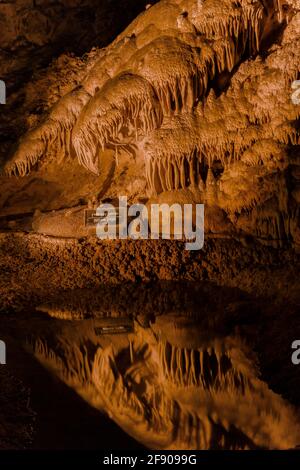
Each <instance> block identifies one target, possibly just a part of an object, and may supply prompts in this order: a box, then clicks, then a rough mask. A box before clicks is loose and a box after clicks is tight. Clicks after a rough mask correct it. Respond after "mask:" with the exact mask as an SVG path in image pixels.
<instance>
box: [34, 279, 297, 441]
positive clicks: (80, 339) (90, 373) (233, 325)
mask: <svg viewBox="0 0 300 470" xmlns="http://www.w3.org/2000/svg"><path fill="white" fill-rule="evenodd" d="M247 309H248V310H249V309H250V310H251V316H252V320H253V319H254V320H255V315H258V311H257V309H256V305H255V304H251V302H250V301H249V299H247V298H243V297H241V293H240V292H238V291H235V290H228V289H226V290H224V291H222V289H220V288H219V287H218V289H216V288H215V287H214V286H212V285H210V284H203V285H193V284H189V283H186V284H179V283H167V284H162V283H160V284H157V285H151V286H149V285H139V286H137V285H123V286H121V287H120V286H110V287H109V286H102V287H101V288H99V289H98V290H97V291H95V290H94V291H88V290H85V291H81V292H77V293H74V292H71V293H70V292H69V293H65V294H64V295H63V296H60V297H59V298H53V299H50V300H49V302H48V303H47V304H44V305H42V306H39V307H38V310H39V311H40V315H41V317H40V318H41V319H40V320H38V321H36V324H35V326H34V328H32V326H31V328H30V329H31V334H30V335H28V346H29V348H30V349H31V350H32V351H33V352H34V354H35V356H36V357H37V358H38V359H39V361H40V362H41V363H42V364H43V365H45V366H46V367H47V368H49V369H50V370H51V371H52V372H54V373H55V374H56V375H57V376H59V377H60V379H61V380H63V381H64V382H65V383H66V384H67V385H69V386H70V387H72V388H73V389H75V390H76V391H77V393H78V394H80V395H81V396H82V397H83V398H84V399H85V400H86V401H87V402H88V403H89V404H91V405H92V406H94V407H96V408H97V409H99V410H100V411H103V412H105V413H107V414H108V415H109V416H110V417H111V418H112V419H113V420H114V421H115V422H116V423H118V424H119V426H121V427H122V428H123V429H124V430H125V431H126V432H127V433H128V434H130V435H131V436H132V437H134V438H135V439H136V440H138V441H140V442H142V443H143V444H144V445H146V446H148V447H150V448H155V449H214V448H216V449H254V448H291V447H295V446H296V445H297V444H298V443H299V442H300V430H299V426H298V424H297V421H298V419H297V417H296V416H295V414H294V410H293V409H292V408H291V407H290V405H288V404H287V403H286V402H285V401H284V400H283V399H282V398H281V397H280V396H279V395H276V394H275V393H274V392H272V391H271V390H270V389H269V388H268V386H267V385H266V384H265V383H264V382H263V381H262V380H260V378H259V368H258V364H257V360H256V357H255V355H254V353H253V352H252V351H251V349H250V348H249V338H250V339H251V334H253V333H251V327H250V326H249V329H248V330H247V328H246V330H247V331H249V334H245V333H244V330H243V328H241V326H245V325H246V326H247V321H248V318H249V315H248V314H247ZM44 312H47V314H49V315H50V316H51V317H55V318H52V319H50V318H49V316H48V315H45V313H44ZM248 313H249V311H248ZM43 315H44V317H43ZM66 319H67V320H66ZM254 323H255V321H254ZM32 331H34V333H32Z"/></svg>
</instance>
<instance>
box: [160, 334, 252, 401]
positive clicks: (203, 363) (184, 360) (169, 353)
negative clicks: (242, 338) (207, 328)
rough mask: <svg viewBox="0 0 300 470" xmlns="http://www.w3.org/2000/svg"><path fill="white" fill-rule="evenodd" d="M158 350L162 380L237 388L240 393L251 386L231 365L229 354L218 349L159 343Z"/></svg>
mask: <svg viewBox="0 0 300 470" xmlns="http://www.w3.org/2000/svg"><path fill="white" fill-rule="evenodd" d="M158 351H159V357H160V361H161V364H162V368H163V371H164V375H165V377H166V379H167V380H170V381H171V382H173V383H174V384H176V385H177V386H179V387H194V386H195V387H203V388H204V389H210V388H212V389H214V390H220V389H223V390H239V393H241V394H244V393H245V389H246V387H247V389H248V390H251V388H252V386H251V383H250V381H249V379H248V377H246V376H245V375H243V373H242V372H241V371H238V370H236V369H235V368H234V366H233V364H232V361H231V359H230V356H228V355H227V354H226V353H224V352H222V351H219V350H218V349H213V348H208V349H188V348H179V347H176V346H174V345H171V344H170V343H168V342H160V343H159V345H158Z"/></svg>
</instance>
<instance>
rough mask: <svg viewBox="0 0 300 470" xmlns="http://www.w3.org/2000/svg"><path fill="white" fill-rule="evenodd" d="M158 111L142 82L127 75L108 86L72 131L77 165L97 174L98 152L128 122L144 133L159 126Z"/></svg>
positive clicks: (93, 100)
mask: <svg viewBox="0 0 300 470" xmlns="http://www.w3.org/2000/svg"><path fill="white" fill-rule="evenodd" d="M161 120H162V114H161V108H160V105H159V103H158V101H157V98H156V96H155V94H154V91H153V89H152V87H151V86H150V85H149V83H147V81H146V80H144V79H142V78H141V77H138V76H136V75H132V74H129V73H126V74H123V75H120V76H119V77H117V78H116V79H114V80H112V81H111V82H109V83H108V85H107V87H104V88H103V90H101V91H100V92H98V93H97V94H96V95H95V97H94V98H93V99H92V100H91V101H90V102H89V103H88V105H87V107H86V108H85V110H84V112H83V115H82V117H80V119H79V120H78V122H77V124H76V127H75V129H74V131H73V144H74V148H75V150H76V154H77V156H78V159H79V162H80V163H81V164H82V165H84V166H85V167H86V168H89V169H90V170H92V171H94V172H97V171H98V170H97V162H98V152H99V150H100V149H102V150H103V149H104V147H105V145H106V143H107V141H108V140H109V139H116V138H117V136H118V134H119V132H120V130H121V128H122V127H123V126H125V127H126V126H128V125H129V123H132V124H133V125H134V122H135V123H136V124H137V125H138V128H139V129H140V130H141V131H142V132H143V133H147V132H150V131H151V130H153V129H155V128H156V127H159V126H160V123H161Z"/></svg>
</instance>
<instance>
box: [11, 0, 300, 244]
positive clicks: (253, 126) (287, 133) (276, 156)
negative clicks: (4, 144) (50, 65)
mask: <svg viewBox="0 0 300 470" xmlns="http://www.w3.org/2000/svg"><path fill="white" fill-rule="evenodd" d="M299 33H300V5H299V2H291V1H283V0H265V1H262V0H256V1H252V0H251V1H250V0H239V1H232V0H223V1H216V0H203V1H200V0H184V1H179V0H177V1H176V0H173V1H169V0H162V1H160V2H159V3H157V4H156V5H153V6H151V7H149V8H147V9H146V11H145V12H144V13H142V14H141V15H139V16H138V17H137V19H136V20H135V21H134V22H133V23H132V24H131V25H130V26H129V27H128V28H127V29H126V30H125V31H124V32H123V33H122V34H121V35H120V36H118V37H117V38H116V40H115V41H114V42H113V43H112V44H111V45H110V46H109V47H107V48H106V49H102V50H99V51H96V52H95V51H94V53H93V54H92V56H91V59H90V62H89V60H87V63H86V65H85V67H86V74H84V73H83V71H84V67H81V68H80V73H78V77H77V79H76V77H75V78H74V86H73V89H72V90H71V91H70V92H68V93H65V94H63V96H61V98H60V99H59V100H58V101H57V102H56V103H55V104H54V106H53V107H51V108H50V109H49V110H48V111H47V112H46V113H45V114H44V116H43V117H42V119H40V120H39V122H38V123H37V124H36V125H35V126H34V127H32V128H31V129H30V130H29V131H28V132H27V133H26V134H25V135H24V136H23V137H22V139H21V140H20V142H19V144H18V147H17V149H16V150H15V152H14V153H13V155H12V156H11V157H10V158H9V159H8V161H7V162H6V165H5V168H4V170H5V173H6V174H7V175H9V176H12V177H15V176H23V177H24V176H26V175H28V174H30V175H31V178H33V176H32V175H35V178H36V181H37V180H38V181H39V184H40V178H39V175H43V176H42V179H43V178H45V173H47V168H48V167H49V168H52V170H51V171H52V172H53V171H56V173H59V171H60V169H61V170H62V171H63V169H64V168H68V169H69V168H71V169H72V168H73V169H74V171H75V173H76V171H78V169H77V166H76V165H77V163H76V162H79V164H80V165H81V166H83V167H84V168H85V169H87V170H88V172H91V175H99V176H98V177H95V176H93V178H94V179H91V180H90V181H91V184H90V185H92V184H94V186H95V187H97V189H94V195H95V194H96V196H99V195H101V197H102V198H103V197H104V196H105V197H106V198H108V197H112V198H113V197H116V196H117V195H124V194H126V195H128V196H129V198H131V199H132V200H133V201H134V200H137V199H139V198H144V199H148V200H149V201H150V202H151V201H154V202H160V201H168V202H170V203H172V202H179V203H184V202H204V203H205V205H206V208H207V214H208V218H207V231H208V232H209V231H212V232H214V233H215V232H219V233H223V234H224V233H230V234H232V233H233V232H235V233H236V234H242V235H245V234H246V235H252V236H254V237H256V238H257V239H259V240H261V241H262V242H264V243H271V244H273V245H274V244H275V245H276V246H278V245H281V244H282V243H284V242H292V243H293V244H294V246H297V245H299V243H300V233H299V207H298V205H299V158H298V149H299V147H298V145H299V115H300V106H299V105H297V104H295V103H294V102H293V101H292V99H291V97H292V94H293V89H292V85H293V83H294V82H295V81H296V80H297V79H298V78H299V66H300V34H299ZM75 76H76V73H75ZM75 83H76V86H75ZM108 161H110V165H111V166H110V170H108V169H107V168H108V167H109V165H108V163H107V162H108ZM70 162H71V166H70ZM72 162H73V163H72ZM53 165H54V168H55V167H56V170H53ZM72 165H73V166H72ZM107 165H108V166H107ZM71 171H72V170H71ZM105 171H107V174H106V177H105V178H104V177H103V174H104V173H105ZM28 178H30V177H27V179H26V181H27V183H28V181H30V182H31V184H32V191H33V192H34V191H35V194H36V192H39V191H41V188H40V187H38V186H37V183H36V181H35V182H33V183H32V179H28ZM86 178H87V179H88V178H92V176H87V177H86ZM4 180H5V182H6V179H5V178H4ZM93 182H94V183H93ZM6 184H7V183H6ZM64 184H65V186H67V185H68V182H67V181H66V182H65V183H64ZM64 184H63V185H62V186H64ZM35 188H36V190H35ZM73 192H74V193H75V192H76V190H75V189H74V188H73ZM92 192H93V191H92V190H91V188H90V187H88V188H86V194H85V195H84V196H85V198H86V199H88V197H89V196H90V195H91V193H92ZM55 199H56V200H57V199H59V198H58V197H57V194H55V193H54V195H52V198H51V201H50V202H49V201H48V202H49V204H48V206H47V204H46V207H43V209H46V210H49V209H50V208H51V209H53V208H54V209H59V208H60V207H64V206H65V205H66V204H62V202H61V201H60V207H59V204H56V205H55ZM100 199H101V198H100ZM6 204H8V202H7V201H6ZM4 207H5V206H4ZM36 208H38V209H40V207H34V204H33V207H32V204H31V207H30V209H31V210H34V209H36ZM49 217H50V216H49ZM51 217H52V218H51V219H47V220H45V218H47V216H44V218H42V219H39V218H37V220H36V223H35V225H34V229H35V230H36V231H40V232H43V233H49V234H51V235H55V234H58V233H57V232H56V230H55V226H58V225H59V227H60V229H59V234H60V235H64V233H65V235H67V236H68V235H69V233H70V231H72V230H73V234H74V235H75V236H76V228H77V230H78V236H81V235H82V228H80V227H79V225H80V224H79V223H74V226H75V229H74V227H72V228H71V229H70V227H69V225H70V224H69V225H68V221H66V219H64V218H60V217H58V218H55V216H54V215H53V214H52V216H51Z"/></svg>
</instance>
